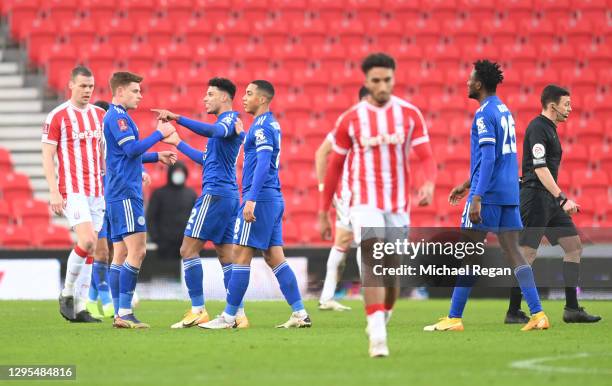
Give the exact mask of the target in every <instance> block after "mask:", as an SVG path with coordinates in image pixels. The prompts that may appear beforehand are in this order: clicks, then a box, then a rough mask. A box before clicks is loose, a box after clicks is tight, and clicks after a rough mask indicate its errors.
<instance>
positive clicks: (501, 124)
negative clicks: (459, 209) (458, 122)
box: [470, 95, 519, 205]
mask: <svg viewBox="0 0 612 386" xmlns="http://www.w3.org/2000/svg"><path fill="white" fill-rule="evenodd" d="M483 144H493V145H494V146H495V165H494V167H493V175H492V176H491V181H490V182H489V186H488V187H487V188H486V191H485V193H484V195H483V197H482V203H484V204H495V205H519V179H518V178H519V177H518V159H517V155H516V133H515V128H514V118H513V117H512V113H511V112H510V110H508V107H506V105H505V104H504V103H503V102H502V101H501V100H500V99H499V98H498V97H497V96H496V95H493V96H490V97H488V98H486V99H485V100H484V101H482V104H481V105H480V108H479V109H478V110H476V114H475V116H474V122H473V123H472V132H471V138H470V148H471V149H470V150H471V151H470V155H471V160H470V181H471V189H470V198H471V196H472V195H473V194H474V191H475V190H476V186H477V185H478V177H479V173H480V161H481V157H482V153H481V151H480V146H481V145H483Z"/></svg>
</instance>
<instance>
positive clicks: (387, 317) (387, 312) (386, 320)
mask: <svg viewBox="0 0 612 386" xmlns="http://www.w3.org/2000/svg"><path fill="white" fill-rule="evenodd" d="M391 315H393V310H389V311H385V324H389V320H391Z"/></svg>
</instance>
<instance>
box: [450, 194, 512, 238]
mask: <svg viewBox="0 0 612 386" xmlns="http://www.w3.org/2000/svg"><path fill="white" fill-rule="evenodd" d="M471 205H472V200H471V199H469V200H468V201H467V202H466V203H465V208H464V209H463V214H462V215H461V228H462V229H473V230H476V231H482V232H493V233H499V232H504V231H520V230H522V229H523V222H522V221H521V211H520V209H519V206H518V205H494V204H481V206H480V217H481V218H482V221H481V222H480V224H474V223H472V222H471V221H470V217H469V212H470V206H471Z"/></svg>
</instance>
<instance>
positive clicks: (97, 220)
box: [64, 193, 106, 232]
mask: <svg viewBox="0 0 612 386" xmlns="http://www.w3.org/2000/svg"><path fill="white" fill-rule="evenodd" d="M105 208H106V205H105V203H104V197H90V196H86V195H84V194H78V193H68V195H67V197H66V209H64V215H65V216H66V218H68V223H69V224H70V226H71V227H73V228H74V227H75V226H77V225H79V224H82V223H85V222H90V223H92V224H93V228H94V230H95V231H96V232H100V229H102V224H103V222H104V211H105Z"/></svg>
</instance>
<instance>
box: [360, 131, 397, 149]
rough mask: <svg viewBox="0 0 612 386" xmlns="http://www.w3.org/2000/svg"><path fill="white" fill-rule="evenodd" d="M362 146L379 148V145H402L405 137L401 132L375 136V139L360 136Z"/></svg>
mask: <svg viewBox="0 0 612 386" xmlns="http://www.w3.org/2000/svg"><path fill="white" fill-rule="evenodd" d="M360 140H361V144H362V146H369V147H374V146H381V145H403V144H404V142H406V136H405V135H404V133H403V132H400V133H394V134H383V135H377V136H376V137H366V136H365V135H362V136H361V138H360Z"/></svg>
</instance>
